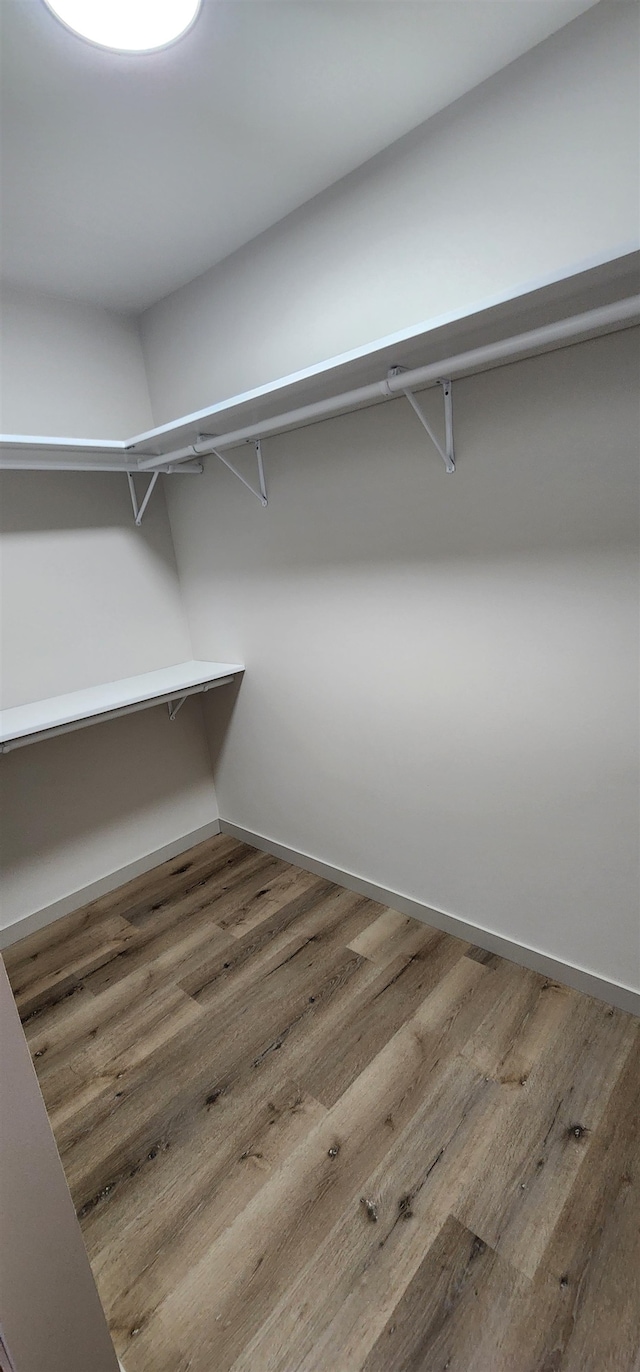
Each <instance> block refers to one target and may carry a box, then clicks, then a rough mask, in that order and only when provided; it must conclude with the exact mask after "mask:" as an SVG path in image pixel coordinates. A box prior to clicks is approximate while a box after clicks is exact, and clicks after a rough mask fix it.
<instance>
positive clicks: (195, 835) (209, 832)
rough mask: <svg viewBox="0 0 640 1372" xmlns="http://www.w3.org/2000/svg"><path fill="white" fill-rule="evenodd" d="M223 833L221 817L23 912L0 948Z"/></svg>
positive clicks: (0, 937)
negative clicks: (29, 912) (41, 907)
mask: <svg viewBox="0 0 640 1372" xmlns="http://www.w3.org/2000/svg"><path fill="white" fill-rule="evenodd" d="M219 833H220V820H219V819H214V820H212V821H211V823H209V824H203V825H202V826H201V827H200V828H199V829H192V831H191V833H190V834H183V835H182V837H181V838H175V839H172V841H171V843H165V844H164V845H163V847H162V848H156V849H155V850H154V852H153V853H147V854H145V856H144V857H141V858H136V860H135V862H128V863H127V865H126V866H125V867H119V868H118V870H117V871H116V872H110V873H109V875H108V876H106V877H100V878H99V880H98V881H92V882H91V884H90V885H89V886H83V887H82V888H81V889H80V890H79V891H72V892H71V893H70V894H69V895H68V896H62V898H61V899H60V900H55V901H54V902H53V904H52V905H45V907H44V909H43V910H34V912H33V914H31V915H23V916H22V918H21V919H17V920H15V921H14V922H13V923H12V924H8V925H7V926H6V928H4V929H0V948H9V947H10V946H11V944H12V943H17V942H18V940H19V939H21V938H26V936H27V934H35V933H36V931H37V930H38V929H44V928H45V927H46V925H47V924H53V922H54V920H56V919H62V916H63V915H70V914H71V911H72V910H77V909H79V907H80V906H81V905H88V904H89V903H90V901H92V900H98V899H99V898H100V896H106V895H108V894H109V891H115V890H116V887H118V886H123V885H124V883H125V882H126V881H131V880H132V878H133V877H140V876H142V875H143V873H144V872H150V871H151V869H152V868H153V867H159V866H160V863H161V862H167V861H168V860H169V858H173V857H178V854H179V853H184V852H186V850H187V848H193V847H194V846H195V844H196V843H203V842H204V840H205V839H206V838H213V836H214V834H219Z"/></svg>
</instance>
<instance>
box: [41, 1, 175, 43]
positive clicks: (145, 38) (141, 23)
mask: <svg viewBox="0 0 640 1372" xmlns="http://www.w3.org/2000/svg"><path fill="white" fill-rule="evenodd" d="M45 3H46V4H47V5H48V6H49V9H50V10H51V11H52V13H53V14H55V16H56V18H57V19H60V20H61V22H62V23H63V24H64V25H65V27H66V28H68V29H71V30H72V32H73V33H77V34H79V36H80V37H81V38H86V39H87V40H88V42H90V43H95V44H96V45H97V46H98V47H100V48H111V49H114V50H115V51H117V52H154V51H156V50H157V49H158V48H165V47H166V46H167V44H169V43H175V41H176V38H181V37H182V34H183V33H186V31H187V29H189V28H191V25H192V24H193V23H194V20H195V19H196V18H197V15H198V11H199V10H200V7H201V4H202V0H45Z"/></svg>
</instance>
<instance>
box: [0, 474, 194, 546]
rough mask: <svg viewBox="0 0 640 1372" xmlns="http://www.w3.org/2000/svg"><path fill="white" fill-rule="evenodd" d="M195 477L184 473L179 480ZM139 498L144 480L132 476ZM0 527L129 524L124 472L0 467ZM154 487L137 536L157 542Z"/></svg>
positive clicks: (36, 529) (158, 502)
mask: <svg viewBox="0 0 640 1372" xmlns="http://www.w3.org/2000/svg"><path fill="white" fill-rule="evenodd" d="M191 479H195V478H190V477H185V478H184V480H187V481H188V480H191ZM136 485H137V489H138V494H139V497H140V499H142V496H143V495H144V491H145V489H146V485H147V479H146V478H145V477H142V476H141V477H138V478H137V479H136ZM0 496H1V500H0V533H1V534H11V533H14V532H21V533H23V532H24V533H48V532H49V531H50V530H51V529H60V530H66V529H90V528H95V529H108V528H118V527H120V526H122V525H123V524H124V525H126V526H127V527H130V528H132V529H134V528H135V525H134V520H133V511H132V508H131V498H130V495H129V487H128V484H127V479H126V476H125V473H124V472H6V471H5V472H2V473H1V474H0ZM159 496H160V491H159V490H157V489H156V491H154V493H153V496H152V498H151V501H150V502H149V507H148V511H147V514H146V515H145V518H144V521H143V523H142V525H141V527H140V528H139V529H138V530H136V532H137V533H139V534H140V535H141V536H142V537H143V538H145V539H146V540H147V541H150V542H156V543H157V544H158V553H159V554H161V553H162V551H163V550H162V548H161V546H160V540H159V539H158V530H159V528H160V527H161V521H160V520H159V518H158V514H159V511H161V510H162V508H163V505H164V501H163V500H162V499H158V497H159Z"/></svg>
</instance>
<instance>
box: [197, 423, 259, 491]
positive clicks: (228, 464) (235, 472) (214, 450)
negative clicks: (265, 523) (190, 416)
mask: <svg viewBox="0 0 640 1372" xmlns="http://www.w3.org/2000/svg"><path fill="white" fill-rule="evenodd" d="M209 437H210V435H209V434H199V435H198V439H197V441H198V443H201V442H204V441H205V439H207V438H209ZM253 446H254V448H255V450H256V459H257V463H258V485H259V489H258V490H256V488H255V486H252V485H251V482H250V481H247V478H246V477H245V476H243V475H242V472H239V471H238V468H237V467H234V465H233V462H230V461H229V458H228V457H225V455H224V453H221V452H219V451H218V449H217V448H210V449H209V452H211V453H212V454H213V456H214V457H219V458H220V461H221V462H223V463H224V465H225V467H228V468H229V471H230V472H233V475H234V476H237V478H238V481H241V482H242V484H243V486H246V488H247V490H248V491H251V494H252V495H255V496H256V497H257V499H258V500H259V501H260V504H261V505H262V506H264V507H265V508H266V506H267V505H268V504H269V501H268V499H267V483H266V481H265V475H264V462H263V460H262V444H261V442H260V439H258V440H257V441H256V442H254V445H253Z"/></svg>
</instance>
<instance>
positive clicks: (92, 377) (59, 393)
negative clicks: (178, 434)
mask: <svg viewBox="0 0 640 1372" xmlns="http://www.w3.org/2000/svg"><path fill="white" fill-rule="evenodd" d="M0 362H1V370H0V406H1V416H2V418H1V425H2V432H3V433H22V434H24V433H31V434H47V435H50V436H51V437H65V438H129V437H130V435H131V434H133V433H139V432H141V431H142V430H144V429H146V428H148V427H149V424H150V422H151V411H150V405H149V394H148V391H147V383H146V375H145V369H144V359H143V356H142V351H141V347H140V337H139V333H138V326H137V323H136V321H135V319H130V318H125V317H124V316H123V315H118V314H114V313H112V311H110V310H103V309H100V308H99V307H98V306H96V305H88V304H81V303H79V302H77V301H71V300H61V299H58V298H57V297H56V296H49V295H40V294H38V293H35V292H32V291H27V290H19V289H17V288H16V287H13V286H8V285H3V288H2V312H1V314H0Z"/></svg>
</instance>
